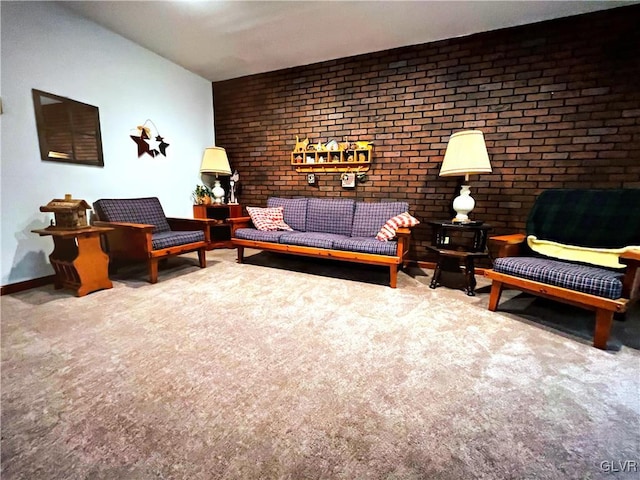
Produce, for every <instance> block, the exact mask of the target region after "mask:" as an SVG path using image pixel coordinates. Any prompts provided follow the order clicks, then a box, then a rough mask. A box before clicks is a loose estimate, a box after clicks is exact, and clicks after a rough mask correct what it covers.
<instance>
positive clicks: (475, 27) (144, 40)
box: [58, 0, 640, 81]
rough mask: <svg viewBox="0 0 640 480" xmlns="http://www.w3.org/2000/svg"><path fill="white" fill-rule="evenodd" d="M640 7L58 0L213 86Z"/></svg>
mask: <svg viewBox="0 0 640 480" xmlns="http://www.w3.org/2000/svg"><path fill="white" fill-rule="evenodd" d="M638 1H640V0H635V1H615V0H605V1H596V0H593V1H350V2H343V1H238V0H235V1H202V0H200V1H187V0H182V1H130V2H128V1H72V2H68V1H60V2H58V3H60V4H62V5H64V6H65V7H67V8H68V9H70V10H73V11H75V12H77V13H78V14H80V15H82V16H84V17H86V18H88V19H90V20H93V21H94V22H96V23H98V24H100V25H102V26H104V27H106V28H108V29H109V30H112V31H114V32H116V33H118V34H120V35H122V36H123V37H125V38H128V39H130V40H132V41H134V42H135V43H137V44H139V45H142V46H143V47H145V48H147V49H148V50H151V51H152V52H155V53H157V54H158V55H160V56H162V57H164V58H167V59H168V60H171V61H172V62H174V63H176V64H178V65H181V66H182V67H184V68H186V69H187V70H189V71H191V72H194V73H196V74H198V75H200V76H202V77H204V78H206V79H208V80H210V81H220V80H227V79H231V78H237V77H242V76H245V75H252V74H256V73H263V72H269V71H273V70H279V69H282V68H288V67H294V66H299V65H308V64H311V63H316V62H321V61H325V60H331V59H335V58H343V57H349V56H352V55H358V54H362V53H370V52H376V51H380V50H387V49H390V48H395V47H401V46H406V45H416V44H420V43H428V42H432V41H435V40H442V39H445V38H453V37H459V36H464V35H469V34H473V33H478V32H486V31H490V30H496V29H500V28H504V27H510V26H516V25H524V24H527V23H535V22H540V21H543V20H549V19H552V18H559V17H566V16H571V15H578V14H581V13H587V12H593V11H596V10H604V9H608V8H614V7H619V6H623V5H631V4H633V3H638Z"/></svg>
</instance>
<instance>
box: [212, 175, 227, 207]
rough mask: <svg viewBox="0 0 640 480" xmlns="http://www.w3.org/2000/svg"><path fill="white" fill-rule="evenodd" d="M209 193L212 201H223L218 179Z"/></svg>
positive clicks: (222, 191)
mask: <svg viewBox="0 0 640 480" xmlns="http://www.w3.org/2000/svg"><path fill="white" fill-rule="evenodd" d="M211 193H212V194H213V203H214V204H216V205H221V204H222V203H223V201H224V188H222V185H220V180H216V181H215V183H214V184H213V188H212V189H211Z"/></svg>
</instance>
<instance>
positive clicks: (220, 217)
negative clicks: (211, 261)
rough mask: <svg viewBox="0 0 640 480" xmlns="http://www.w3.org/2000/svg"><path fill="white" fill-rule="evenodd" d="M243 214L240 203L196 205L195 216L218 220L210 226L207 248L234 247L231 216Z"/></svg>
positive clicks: (194, 208)
mask: <svg viewBox="0 0 640 480" xmlns="http://www.w3.org/2000/svg"><path fill="white" fill-rule="evenodd" d="M241 216H242V205H240V204H239V203H221V204H218V203H212V204H209V205H194V206H193V218H208V219H211V220H217V221H216V222H212V223H211V224H210V226H209V238H210V240H209V244H208V245H207V250H213V249H214V248H233V244H232V243H231V224H230V223H229V222H228V219H229V218H237V217H241Z"/></svg>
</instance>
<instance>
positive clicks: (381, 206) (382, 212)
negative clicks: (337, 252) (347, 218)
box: [351, 202, 409, 237]
mask: <svg viewBox="0 0 640 480" xmlns="http://www.w3.org/2000/svg"><path fill="white" fill-rule="evenodd" d="M408 211H409V204H408V203H407V202H382V203H370V202H357V203H356V209H355V212H354V214H353V229H352V230H351V236H352V237H375V236H376V234H377V233H378V232H379V231H380V228H381V227H382V226H383V225H384V224H385V223H386V221H387V220H389V219H390V218H393V217H395V216H396V215H400V214H401V213H404V212H408Z"/></svg>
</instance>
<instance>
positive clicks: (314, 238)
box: [279, 232, 344, 249]
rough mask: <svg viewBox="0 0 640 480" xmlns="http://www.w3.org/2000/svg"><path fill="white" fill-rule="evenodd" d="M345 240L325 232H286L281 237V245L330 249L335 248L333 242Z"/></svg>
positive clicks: (341, 236)
mask: <svg viewBox="0 0 640 480" xmlns="http://www.w3.org/2000/svg"><path fill="white" fill-rule="evenodd" d="M341 238H344V236H343V235H336V234H335V233H323V232H285V234H284V235H281V236H280V239H279V240H280V243H282V244H285V245H299V246H301V247H315V248H328V249H331V248H332V247H333V242H335V241H336V240H339V239H341Z"/></svg>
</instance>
